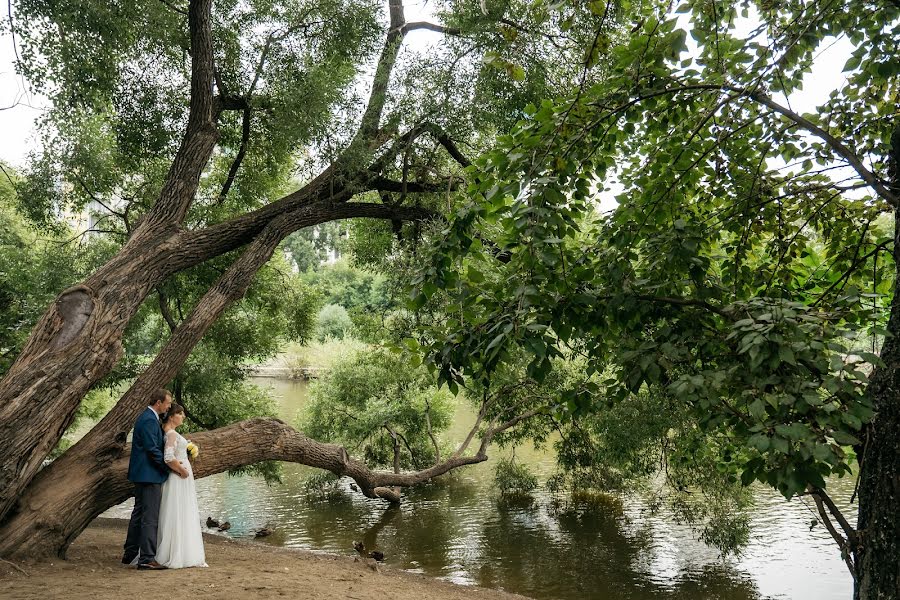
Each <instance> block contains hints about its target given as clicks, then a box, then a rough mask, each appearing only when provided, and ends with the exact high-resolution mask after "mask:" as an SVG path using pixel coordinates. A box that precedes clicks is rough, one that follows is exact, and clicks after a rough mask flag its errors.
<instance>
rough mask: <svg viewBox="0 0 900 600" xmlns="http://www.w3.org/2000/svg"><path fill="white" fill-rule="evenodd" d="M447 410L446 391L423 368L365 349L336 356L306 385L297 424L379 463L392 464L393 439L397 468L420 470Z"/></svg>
mask: <svg viewBox="0 0 900 600" xmlns="http://www.w3.org/2000/svg"><path fill="white" fill-rule="evenodd" d="M452 414H453V404H452V402H451V400H450V397H449V394H447V393H446V392H445V391H443V392H442V391H439V390H438V389H437V387H436V386H435V382H434V381H433V379H432V378H431V377H429V376H428V373H427V372H426V371H425V370H424V369H423V368H415V367H413V366H412V365H411V364H410V363H409V362H408V361H407V360H406V359H405V358H404V357H403V356H401V355H398V354H394V353H391V352H388V351H385V350H382V349H377V348H369V349H366V350H360V351H358V352H355V353H353V354H350V355H349V356H347V357H346V358H344V359H342V360H340V361H338V362H337V363H335V364H334V365H333V366H332V368H331V370H330V371H329V372H328V373H327V374H326V375H325V377H324V378H322V379H320V380H318V381H316V382H314V383H313V384H312V385H311V386H310V403H309V405H308V407H307V409H306V414H305V416H304V417H303V419H302V422H301V423H300V428H301V429H302V431H304V432H305V433H306V434H307V435H309V436H310V437H313V438H315V439H319V440H323V441H330V442H335V443H341V444H344V445H345V446H347V448H348V450H350V451H351V452H354V453H355V452H358V453H359V454H361V455H362V457H363V458H364V459H365V460H366V462H367V463H369V464H372V465H375V466H379V467H388V466H392V465H393V461H394V457H395V455H394V443H395V439H396V442H397V444H398V447H399V461H400V467H401V468H403V469H410V468H413V469H420V468H423V467H426V466H429V465H431V464H433V463H434V461H435V458H436V455H435V447H434V442H433V440H432V439H431V437H430V435H429V432H431V434H433V435H434V436H435V438H437V436H439V435H440V433H441V432H442V431H444V430H445V429H446V428H447V427H448V426H449V425H450V419H451V416H452ZM395 436H396V437H395ZM438 448H440V445H438Z"/></svg>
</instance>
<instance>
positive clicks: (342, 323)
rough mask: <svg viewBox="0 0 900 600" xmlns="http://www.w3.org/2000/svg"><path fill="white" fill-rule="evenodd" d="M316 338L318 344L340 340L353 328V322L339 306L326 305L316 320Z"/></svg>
mask: <svg viewBox="0 0 900 600" xmlns="http://www.w3.org/2000/svg"><path fill="white" fill-rule="evenodd" d="M316 323H317V325H316V338H317V339H318V340H319V341H320V342H324V341H326V340H328V339H335V340H342V339H344V338H345V337H346V336H348V335H349V334H350V332H351V330H352V328H353V321H351V320H350V315H348V314H347V310H346V309H345V308H344V307H343V306H341V305H340V304H326V305H325V306H323V307H322V309H321V310H320V311H319V315H318V317H317V319H316Z"/></svg>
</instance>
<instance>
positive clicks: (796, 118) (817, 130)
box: [726, 87, 900, 207]
mask: <svg viewBox="0 0 900 600" xmlns="http://www.w3.org/2000/svg"><path fill="white" fill-rule="evenodd" d="M726 89H731V90H734V91H737V92H741V93H744V94H746V95H747V96H748V97H749V98H750V99H752V100H753V101H755V102H758V103H759V104H762V105H763V106H766V107H767V108H769V109H771V110H773V111H774V112H776V113H778V114H780V115H782V116H783V117H786V118H787V119H789V120H791V121H792V122H794V123H796V124H797V125H799V126H800V127H802V128H803V129H805V130H806V131H808V132H810V133H811V134H813V135H814V136H816V137H817V138H819V139H821V140H822V141H823V142H825V143H826V144H828V146H829V147H830V148H831V149H832V150H834V151H835V152H836V153H837V154H838V155H839V156H840V157H841V158H843V159H844V160H846V161H847V163H849V164H850V166H851V167H853V169H854V170H855V171H856V172H857V173H858V174H859V176H860V177H861V178H862V180H863V181H865V182H866V183H868V184H869V185H870V186H871V187H872V189H874V190H875V192H876V193H878V195H879V196H881V197H882V198H884V199H885V200H887V202H888V203H889V204H890V205H891V206H894V207H900V198H897V196H896V194H894V192H892V191H891V190H890V189H889V188H888V187H887V186H886V185H885V184H884V183H883V182H882V181H881V180H880V179H879V178H878V177H877V176H876V175H875V174H874V173H872V172H871V171H870V170H868V169H867V168H866V166H865V165H864V164H863V163H862V161H861V160H860V158H859V156H857V155H856V153H855V152H853V151H852V150H850V149H849V148H848V147H847V146H846V145H844V143H843V142H841V141H840V140H839V139H837V138H836V137H834V136H833V135H831V134H830V133H828V132H827V131H825V130H824V129H822V128H821V127H819V126H818V125H816V124H815V123H813V122H812V121H810V120H808V119H805V118H803V117H802V116H801V115H798V114H797V113H795V112H794V111H792V110H790V109H789V108H786V107H784V106H781V105H780V104H778V103H777V102H775V101H774V100H772V99H771V98H769V97H768V96H766V95H765V94H763V93H761V92H749V91H748V90H744V89H742V88H730V87H729V88H726Z"/></svg>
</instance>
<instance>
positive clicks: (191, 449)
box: [187, 441, 200, 460]
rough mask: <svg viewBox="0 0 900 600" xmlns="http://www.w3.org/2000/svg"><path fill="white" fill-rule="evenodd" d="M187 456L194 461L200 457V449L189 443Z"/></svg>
mask: <svg viewBox="0 0 900 600" xmlns="http://www.w3.org/2000/svg"><path fill="white" fill-rule="evenodd" d="M187 454H188V458H190V459H191V460H194V459H195V458H197V457H198V456H200V447H199V446H197V444H195V443H194V442H191V441H189V442H188V445H187Z"/></svg>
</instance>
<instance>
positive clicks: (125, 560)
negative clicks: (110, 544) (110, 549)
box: [122, 554, 137, 565]
mask: <svg viewBox="0 0 900 600" xmlns="http://www.w3.org/2000/svg"><path fill="white" fill-rule="evenodd" d="M135 556H137V554H132V555H131V556H129V555H127V554H126V555H124V556H123V557H122V564H123V565H130V564H131V563H132V562H133V561H134V557H135Z"/></svg>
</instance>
